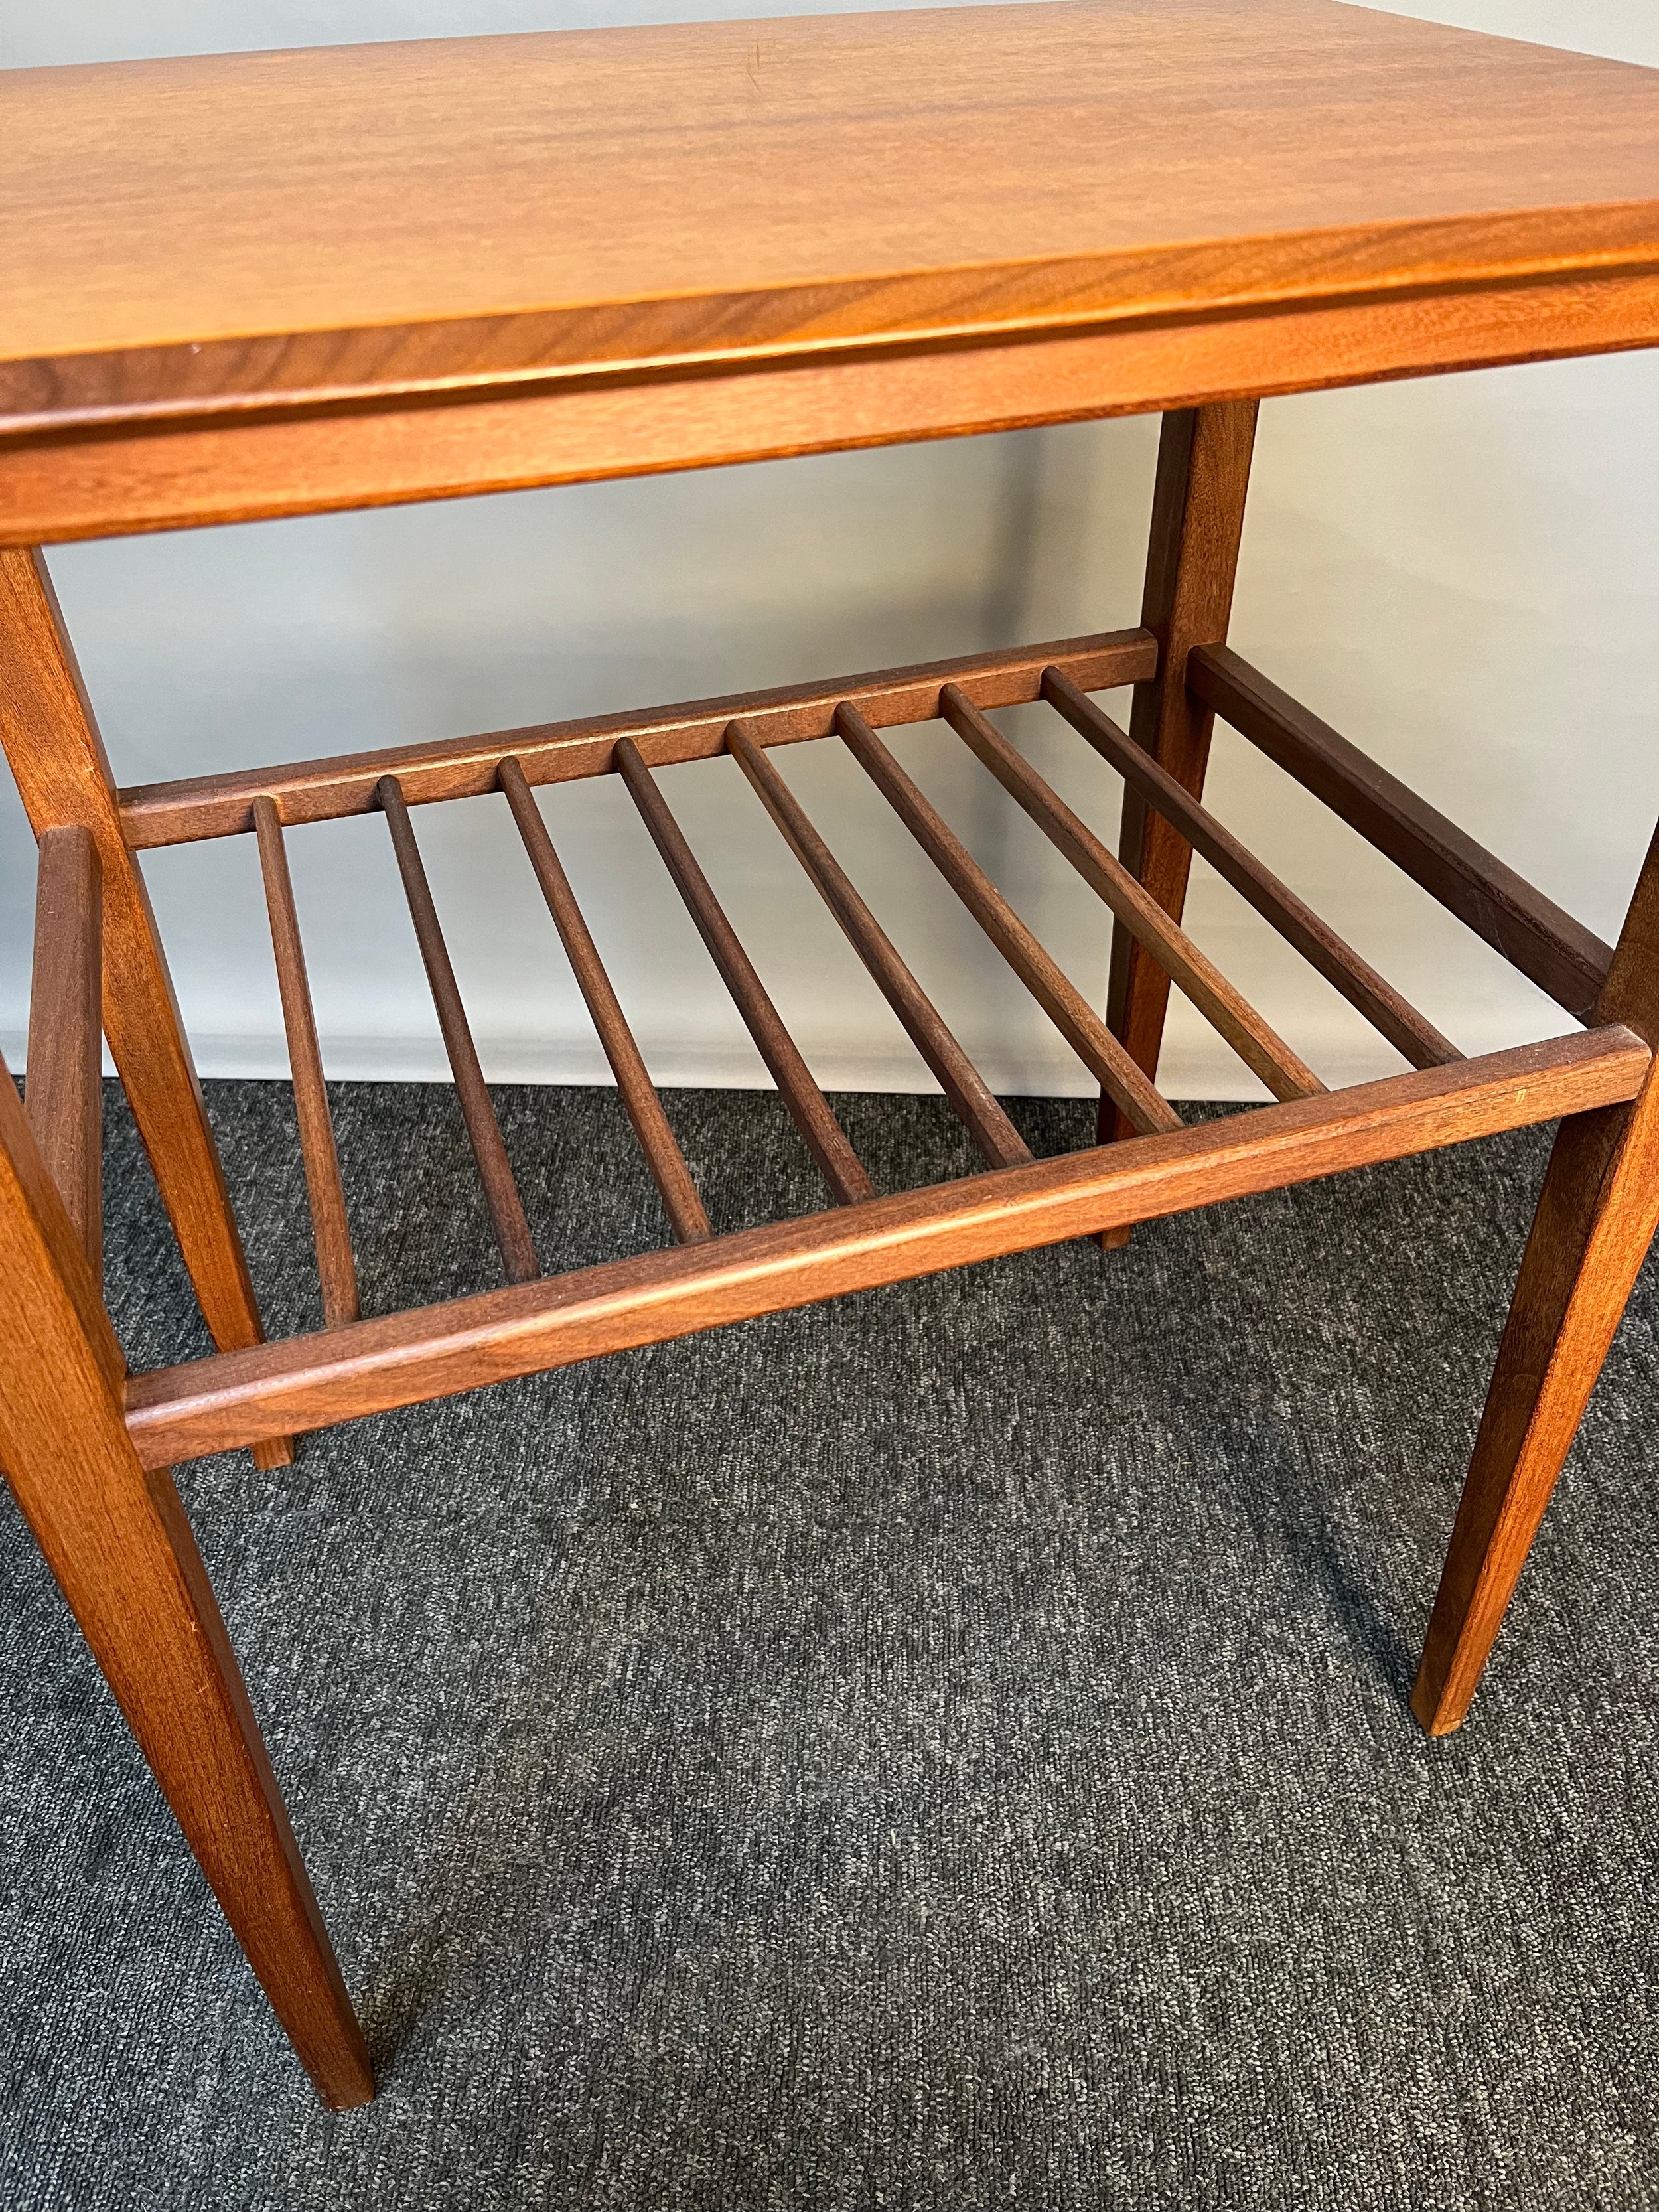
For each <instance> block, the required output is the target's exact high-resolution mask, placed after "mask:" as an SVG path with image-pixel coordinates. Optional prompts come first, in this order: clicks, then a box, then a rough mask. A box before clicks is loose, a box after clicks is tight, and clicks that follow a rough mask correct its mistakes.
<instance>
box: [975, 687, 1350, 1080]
mask: <svg viewBox="0 0 1659 2212" xmlns="http://www.w3.org/2000/svg"><path fill="white" fill-rule="evenodd" d="M940 710H941V712H942V713H943V714H944V717H945V720H946V721H947V722H949V724H950V725H951V728H952V729H953V730H954V731H955V732H957V736H958V737H960V738H962V739H963V741H964V743H966V744H968V745H969V746H971V748H972V749H973V750H974V751H975V753H976V754H977V755H978V756H979V757H980V759H981V761H983V763H985V765H986V767H987V769H990V771H991V773H992V775H994V776H995V778H996V780H997V781H998V782H999V783H1000V785H1001V786H1002V787H1003V789H1004V790H1005V791H1006V793H1008V795H1009V797H1010V798H1011V799H1014V800H1016V801H1017V802H1018V805H1020V806H1022V807H1023V808H1024V811H1025V812H1026V813H1027V814H1029V815H1030V817H1031V819H1032V821H1033V822H1035V823H1036V825H1037V827H1038V829H1041V830H1042V832H1043V834H1044V836H1046V837H1048V840H1049V842H1051V843H1052V844H1053V845H1054V846H1055V847H1056V848H1057V849H1058V850H1059V851H1060V852H1061V853H1063V854H1065V856H1066V859H1067V860H1069V861H1070V862H1071V864H1072V866H1073V867H1074V868H1075V869H1076V870H1077V872H1078V873H1079V875H1080V876H1081V877H1082V878H1083V880H1084V882H1085V884H1088V886H1089V888H1090V889H1091V890H1092V891H1094V892H1095V893H1096V894H1097V896H1098V897H1100V898H1101V899H1102V900H1103V901H1104V902H1105V904H1106V905H1107V906H1108V907H1109V908H1111V911H1112V913H1113V914H1114V915H1115V916H1116V917H1117V919H1118V921H1121V922H1122V923H1123V924H1124V926H1125V927H1126V928H1127V929H1128V930H1129V931H1130V932H1131V933H1133V936H1134V937H1135V938H1136V939H1137V940H1138V941H1139V942H1140V943H1142V944H1144V945H1146V947H1147V949H1148V950H1149V951H1151V952H1152V956H1153V957H1154V958H1156V959H1158V960H1159V961H1161V962H1162V963H1164V970H1165V972H1166V974H1167V975H1172V976H1173V977H1174V978H1175V980H1176V982H1178V983H1179V984H1180V986H1181V987H1182V990H1183V991H1184V992H1185V993H1186V994H1187V996H1188V998H1189V999H1190V1000H1192V1002H1193V1004H1194V1006H1196V1007H1197V1008H1198V1010H1199V1012H1200V1013H1201V1014H1202V1015H1203V1016H1204V1018H1205V1019H1206V1021H1208V1022H1209V1023H1210V1024H1212V1026H1213V1028H1214V1029H1215V1030H1216V1031H1217V1032H1218V1035H1220V1036H1224V1037H1225V1038H1226V1040H1227V1042H1228V1043H1229V1044H1230V1045H1231V1047H1232V1048H1233V1050H1234V1051H1235V1052H1236V1053H1237V1054H1238V1056H1239V1058H1240V1059H1241V1060H1243V1062H1244V1064H1245V1066H1247V1067H1248V1068H1249V1070H1250V1072H1251V1073H1252V1074H1254V1075H1258V1076H1260V1077H1261V1080H1262V1082H1264V1083H1265V1084H1266V1085H1267V1088H1268V1090H1269V1091H1272V1092H1273V1096H1274V1097H1275V1098H1309V1097H1314V1096H1315V1095H1316V1093H1318V1092H1320V1091H1323V1090H1324V1088H1325V1086H1324V1085H1323V1084H1322V1082H1321V1081H1320V1079H1319V1078H1318V1077H1317V1076H1316V1074H1315V1073H1314V1072H1313V1070H1312V1069H1311V1068H1310V1066H1307V1064H1306V1062H1305V1061H1304V1060H1300V1059H1299V1058H1298V1057H1297V1054H1295V1053H1294V1052H1292V1051H1291V1048H1290V1046H1289V1045H1287V1044H1286V1043H1285V1040H1284V1038H1283V1037H1281V1036H1279V1034H1278V1032H1277V1030H1274V1029H1273V1028H1272V1027H1271V1026H1270V1025H1269V1024H1267V1022H1265V1021H1264V1020H1263V1019H1262V1018H1261V1015H1260V1014H1259V1013H1257V1012H1256V1010H1255V1007H1254V1006H1251V1005H1250V1003H1249V1000H1247V999H1245V998H1244V997H1243V995H1242V994H1240V993H1239V992H1238V991H1237V990H1236V989H1235V988H1234V987H1233V986H1232V985H1231V983H1230V982H1229V981H1227V979H1226V977H1225V975H1223V974H1222V973H1221V970H1220V969H1218V967H1217V966H1216V964H1215V963H1214V962H1213V961H1212V959H1211V958H1210V957H1209V956H1208V954H1207V953H1205V952H1202V951H1200V949H1199V947H1198V946H1197V945H1194V943H1193V940H1192V939H1191V938H1190V937H1188V935H1187V933H1186V932H1185V931H1184V930H1182V929H1181V928H1179V927H1177V926H1176V923H1174V922H1173V921H1170V917H1169V916H1168V915H1166V914H1165V913H1164V909H1163V908H1162V907H1160V906H1159V905H1158V903H1157V902H1156V901H1155V900H1154V899H1153V898H1152V896H1151V895H1150V893H1148V892H1147V891H1146V890H1143V889H1142V888H1141V886H1140V884H1138V883H1137V882H1136V881H1135V878H1133V876H1132V875H1131V874H1130V873H1129V872H1128V870H1127V868H1126V867H1124V866H1123V865H1122V863H1121V861H1120V860H1116V859H1115V857H1114V856H1113V854H1110V853H1109V851H1108V850H1107V848H1105V846H1104V845H1103V844H1102V843H1101V842H1100V840H1099V838H1098V837H1097V836H1095V834H1094V832H1093V830H1091V829H1090V828H1089V827H1088V826H1087V824H1086V823H1084V822H1083V821H1081V820H1080V819H1079V817H1078V816H1077V815H1076V814H1074V813H1073V811H1072V809H1071V808H1070V807H1069V806H1067V805H1066V802H1065V800H1064V799H1061V798H1060V794H1059V793H1057V792H1056V791H1054V790H1053V789H1052V788H1051V787H1049V785H1048V783H1047V782H1046V781H1044V779H1043V778H1042V776H1040V775H1038V774H1037V772H1036V769H1034V768H1033V767H1032V766H1031V764H1030V762H1029V761H1028V760H1027V759H1026V758H1025V757H1024V754H1023V753H1021V752H1019V751H1018V750H1017V749H1016V748H1015V747H1014V746H1013V745H1012V744H1010V743H1009V742H1008V740H1007V738H1006V737H1004V735H1003V733H1002V732H1001V731H1000V729H998V727H997V726H996V724H995V723H994V722H993V721H991V720H988V719H987V717H986V716H985V715H983V714H981V713H980V711H979V709H978V708H976V707H975V706H973V705H971V704H970V703H969V701H968V700H966V699H965V698H963V696H962V695H961V694H960V693H959V692H957V691H956V690H954V689H953V688H952V687H951V685H949V684H947V685H946V686H945V691H944V694H943V696H942V697H941V700H940Z"/></svg>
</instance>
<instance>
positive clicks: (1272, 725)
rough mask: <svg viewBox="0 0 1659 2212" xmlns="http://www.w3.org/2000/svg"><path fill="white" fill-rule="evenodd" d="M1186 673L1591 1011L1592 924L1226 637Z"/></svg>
mask: <svg viewBox="0 0 1659 2212" xmlns="http://www.w3.org/2000/svg"><path fill="white" fill-rule="evenodd" d="M1187 681H1188V684H1189V685H1190V686H1191V688H1192V689H1193V690H1194V691H1196V692H1197V693H1198V695H1199V696H1200V698H1201V699H1204V700H1205V701H1206V702H1208V704H1209V705H1210V706H1212V708H1214V709H1215V711H1216V713H1217V714H1219V715H1220V716H1221V717H1222V718H1223V720H1225V721H1227V722H1230V723H1231V725H1232V726H1233V727H1234V729H1236V730H1237V731H1238V732H1240V734H1241V735H1242V736H1244V737H1246V738H1249V741H1250V743H1251V744H1253V745H1255V746H1258V747H1259V748H1260V749H1261V751H1263V752H1264V753H1266V754H1267V757H1268V758H1269V759H1270V760H1273V761H1277V762H1278V763H1279V766H1280V768H1282V769H1285V770H1287V772H1288V773H1289V774H1290V775H1293V776H1294V777H1295V778H1296V780H1297V782H1298V783H1300V784H1302V785H1304V787H1306V788H1307V789H1308V790H1309V791H1310V792H1312V793H1313V794H1314V796H1315V798H1316V799H1322V800H1323V801H1324V803H1325V805H1327V806H1328V807H1329V808H1330V809H1331V811H1332V812H1333V813H1334V814H1340V816H1341V817H1342V819H1343V820H1344V821H1345V822H1346V823H1349V824H1350V825H1351V827H1352V828H1353V829H1357V830H1358V832H1359V834H1360V836H1362V837H1364V838H1365V839H1366V840H1368V842H1370V843H1371V844H1373V845H1375V846H1376V848H1377V850H1378V851H1379V852H1380V853H1385V854H1387V855H1388V857H1389V860H1393V861H1394V862H1395V865H1396V866H1399V867H1401V868H1403V869H1404V870H1405V872H1406V873H1407V875H1408V876H1410V877H1411V878H1413V881H1414V882H1417V883H1419V884H1421V885H1422V886H1423V889H1424V890H1425V891H1427V892H1428V893H1429V894H1430V895H1431V897H1434V898H1437V899H1438V900H1439V902H1440V903H1441V904H1442V906H1443V907H1447V908H1449V909H1450V911H1451V912H1452V913H1453V914H1455V915H1456V916H1457V918H1458V920H1459V921H1462V922H1466V923H1467V924H1468V927H1470V928H1471V929H1472V930H1474V933H1475V934H1476V935H1477V936H1479V937H1484V938H1485V939H1486V942H1487V944H1488V945H1491V946H1492V948H1493V950H1494V951H1498V952H1501V953H1502V954H1503V956H1504V958H1505V959H1506V960H1507V961H1509V962H1510V964H1511V966H1513V967H1516V968H1518V969H1520V970H1521V972H1522V975H1528V976H1530V977H1531V979H1532V981H1534V983H1536V984H1537V985H1538V987H1539V988H1540V989H1541V990H1542V991H1547V993H1548V994H1549V995H1550V997H1551V998H1553V1000H1555V1002H1556V1004H1557V1005H1558V1006H1565V1008H1566V1010H1567V1012H1569V1013H1570V1014H1571V1015H1573V1016H1574V1017H1575V1018H1577V1020H1579V1021H1588V1020H1589V1018H1590V1016H1591V1013H1592V1012H1593V1010H1594V1008H1595V1000H1596V996H1597V994H1598V993H1599V992H1600V990H1601V985H1602V982H1603V981H1604V980H1605V978H1606V975H1607V969H1608V967H1609V965H1610V964H1611V963H1612V960H1613V948H1612V947H1611V946H1610V945H1604V944H1603V943H1602V941H1601V939H1600V938H1599V937H1597V936H1596V935H1595V933H1594V932H1593V931H1591V930H1588V929H1586V928H1585V927H1583V924H1582V923H1581V922H1577V921H1574V920H1573V918H1572V916H1571V915H1570V914H1568V913H1567V912H1566V911H1565V908H1561V907H1559V906H1557V905H1556V903H1555V902H1554V900H1553V899H1550V898H1546V897H1545V896H1544V894H1543V892H1542V891H1541V890H1535V889H1534V886H1533V885H1532V884H1529V883H1528V881H1527V880H1526V878H1525V877H1524V876H1519V875H1517V874H1516V872H1515V870H1514V869H1513V868H1510V867H1507V866H1505V865H1504V862H1503V861H1502V860H1498V858H1497V857H1496V855H1495V854H1491V853H1489V852H1487V851H1486V848H1485V847H1484V846H1481V845H1478V844H1476V842H1475V841H1474V838H1473V837H1470V836H1466V835H1465V834H1464V832H1463V831H1462V829H1459V828H1458V827H1457V824H1456V823H1455V822H1452V821H1449V820H1448V818H1447V817H1446V816H1445V815H1443V814H1442V813H1441V812H1440V811H1438V809H1437V808H1436V807H1433V806H1431V805H1429V803H1428V801H1427V800H1426V799H1419V797H1418V795H1417V793H1415V792H1414V791H1413V790H1412V789H1411V788H1410V787H1409V786H1408V785H1407V784H1404V783H1401V781H1400V779H1399V778H1398V776H1395V775H1389V771H1388V769H1385V768H1382V767H1379V765H1378V764H1377V763H1376V761H1374V760H1371V759H1370V758H1369V757H1367V756H1366V755H1365V754H1364V753H1362V752H1361V751H1360V750H1359V748H1358V746H1357V745H1352V744H1349V742H1348V740H1347V739H1346V738H1343V737H1340V736H1339V735H1338V734H1337V732H1335V731H1334V729H1332V728H1331V726H1330V725H1329V724H1328V722H1322V721H1321V720H1320V719H1319V717H1318V716H1317V715H1316V714H1310V713H1309V711H1308V709H1307V708H1305V707H1304V706H1302V705H1300V704H1299V703H1298V702H1297V701H1296V700H1294V699H1292V698H1291V696H1290V694H1289V693H1288V692H1285V691H1281V690H1279V686H1278V685H1277V684H1270V683H1269V682H1268V680H1267V678H1266V677H1265V676H1263V675H1262V674H1261V671H1260V670H1259V669H1255V668H1252V667H1251V665H1250V664H1249V661H1247V660H1244V659H1241V658H1240V657H1239V655H1238V654H1237V653H1233V652H1231V651H1230V650H1228V649H1227V648H1226V647H1212V648H1206V649H1205V650H1203V651H1201V652H1198V653H1194V655H1193V657H1192V659H1191V660H1190V661H1189V662H1188V675H1187Z"/></svg>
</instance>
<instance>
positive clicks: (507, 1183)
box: [380, 775, 541, 1283]
mask: <svg viewBox="0 0 1659 2212" xmlns="http://www.w3.org/2000/svg"><path fill="white" fill-rule="evenodd" d="M380 806H381V809H382V811H383V812H384V813H385V815H386V827H387V829H389V830H390V831H391V832H392V850H393V851H394V852H395V853H396V854H397V856H398V873H399V874H400V875H401V876H402V878H403V879H404V896H405V897H406V898H407V900H408V901H409V918H410V921H412V922H413V924H414V925H415V938H416V943H417V944H418V945H419V946H420V948H421V961H422V966H423V967H424V968H425V969H426V979H427V981H428V984H429V985H430V986H431V990H432V1004H433V1007H434V1009H435V1012H436V1013H437V1017H438V1027H439V1029H440V1030H441V1032H442V1035H443V1041H444V1050H445V1052H446V1053H447V1054H448V1058H449V1066H450V1071H451V1073H453V1076H454V1078H455V1097H456V1102H457V1103H458V1104H459V1107H460V1109H461V1118H462V1120H463V1121H465V1124H466V1133H467V1140H468V1142H469V1143H470V1144H471V1146H472V1157H473V1159H474V1160H475V1161H476V1162H477V1169H478V1180H479V1182H481V1183H482V1184H483V1194H484V1204H485V1205H486V1206H488V1207H489V1222H490V1226H491V1227H492V1228H493V1229H494V1231H495V1243H496V1244H497V1246H498V1247H499V1248H500V1250H501V1265H502V1266H503V1267H505V1268H506V1270H507V1281H508V1282H509V1283H528V1282H532V1281H533V1280H534V1279H535V1278H536V1277H537V1276H538V1275H539V1274H540V1273H541V1262H540V1261H539V1260H538V1258H537V1257H536V1247H535V1245H534V1243H532V1241H531V1235H530V1224H529V1223H528V1222H527V1221H526V1219H525V1215H524V1206H523V1205H522V1203H521V1202H520V1198H519V1187H518V1185H517V1183H516V1182H514V1181H513V1169H512V1164H511V1163H510V1162H509V1161H508V1159H507V1146H505V1145H504V1144H503V1143H502V1142H501V1124H500V1122H498V1121H496V1119H495V1107H494V1106H493V1105H492V1103H490V1097H489V1085H488V1084H487V1083H486V1082H485V1081H484V1079H483V1068H482V1067H481V1066H479V1065H478V1051H477V1046H476V1045H475V1044H474V1043H473V1042H472V1031H471V1029H470V1028H469V1027H468V1025H467V1019H466V1009H465V1006H463V1005H462V1004H461V994H460V990H459V987H458V985H457V984H456V981H455V970H454V969H453V967H452V966H451V964H450V959H449V947H448V946H447V945H446V944H445V943H444V933H443V930H442V928H441V926H440V924H439V921H438V909H437V908H436V907H435V905H434V903H433V900H432V887H431V885H430V884H428V882H427V879H426V867H425V865H424V863H423V862H422V859H421V848H420V847H419V845H418V844H417V843H416V839H415V827H414V824H413V823H411V822H410V818H409V809H408V807H407V806H406V805H404V795H403V793H402V792H401V791H400V790H399V788H398V779H397V778H396V776H392V775H388V776H383V777H382V778H381V780H380Z"/></svg>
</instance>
